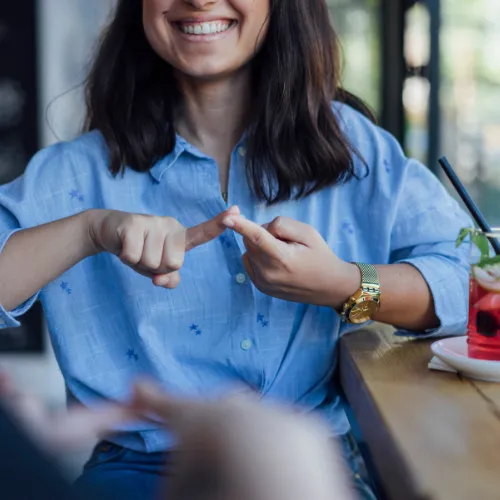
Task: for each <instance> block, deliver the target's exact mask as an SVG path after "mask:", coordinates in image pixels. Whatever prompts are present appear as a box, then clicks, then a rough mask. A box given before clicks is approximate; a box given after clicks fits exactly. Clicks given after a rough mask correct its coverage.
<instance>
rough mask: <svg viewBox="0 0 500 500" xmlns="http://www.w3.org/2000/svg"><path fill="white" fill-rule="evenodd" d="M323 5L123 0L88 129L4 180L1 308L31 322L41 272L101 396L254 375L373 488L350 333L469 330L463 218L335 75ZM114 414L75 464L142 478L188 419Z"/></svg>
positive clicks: (69, 347) (113, 487)
mask: <svg viewBox="0 0 500 500" xmlns="http://www.w3.org/2000/svg"><path fill="white" fill-rule="evenodd" d="M328 13H329V12H328V8H327V4H326V2H325V0H315V1H311V0H271V1H270V0H253V1H251V2H249V1H246V0H143V1H142V2H139V1H138V0H119V1H118V3H117V7H116V11H115V13H114V17H113V19H112V20H111V22H110V24H109V26H108V27H107V29H106V30H105V32H104V34H103V36H102V39H101V43H100V45H99V47H98V50H97V53H96V55H95V60H94V63H93V66H92V70H91V72H90V75H89V77H88V80H87V87H86V97H87V101H86V102H87V120H86V127H85V132H84V133H83V134H82V135H81V137H79V138H78V139H76V140H74V141H71V142H65V143H60V144H57V145H55V146H53V147H50V148H47V149H45V150H43V151H41V152H40V153H38V154H37V155H36V156H35V157H34V158H33V160H32V161H31V162H30V165H29V166H28V169H27V171H26V173H25V175H24V176H23V177H21V178H19V179H17V180H16V181H14V182H13V183H11V184H9V185H7V186H3V187H1V188H0V251H1V253H0V304H2V306H3V307H0V319H1V320H2V321H3V323H4V325H5V326H17V325H18V324H19V322H18V321H17V319H16V317H17V316H20V315H21V314H23V313H24V312H25V311H26V310H28V309H29V308H30V307H31V305H32V304H33V302H34V301H35V299H36V298H37V297H38V295H39V294H40V296H41V297H42V302H43V304H44V308H45V311H46V316H47V319H48V323H49V325H48V326H49V331H50V332H51V336H52V343H53V345H54V349H55V351H56V353H57V358H58V361H59V364H60V367H61V371H62V373H63V375H64V377H65V381H66V385H67V387H68V390H69V392H70V393H71V395H72V397H73V398H74V399H76V400H77V401H79V402H81V403H82V404H84V405H86V406H89V407H92V406H95V405H96V403H97V402H99V401H100V400H102V399H112V400H118V401H124V400H126V399H127V398H128V396H129V395H130V382H131V380H132V379H133V378H134V377H135V376H138V375H140V374H147V375H149V376H150V377H153V378H154V379H156V380H157V382H158V383H159V384H160V385H161V386H162V387H163V388H164V389H166V390H167V391H168V392H169V393H171V394H172V395H174V396H175V395H177V394H182V395H183V396H191V397H192V398H194V399H200V398H204V397H206V398H209V399H212V398H214V397H216V396H218V395H220V394H221V393H227V392H228V391H229V390H230V389H231V388H232V387H233V386H235V385H236V386H241V385H242V384H243V385H244V386H245V388H249V389H252V390H255V391H257V392H258V393H259V394H260V396H261V397H262V398H263V399H264V400H271V401H273V400H277V401H281V402H286V403H288V404H289V405H290V406H294V407H298V408H300V409H301V410H303V411H305V412H314V413H316V414H318V415H320V416H321V417H322V418H323V419H324V420H325V421H326V422H327V424H328V426H329V429H330V430H331V433H332V435H336V436H338V437H339V438H340V439H341V441H342V443H344V445H345V457H346V460H348V461H349V469H350V471H351V473H350V477H351V479H352V486H353V488H354V489H355V490H356V491H357V493H358V494H359V496H360V497H361V498H364V499H373V497H374V496H373V493H372V491H371V489H370V487H369V481H368V479H367V478H365V477H361V476H363V474H361V473H360V471H361V470H362V468H361V467H360V465H359V460H358V457H359V454H358V453H357V452H356V450H355V446H354V445H353V440H352V437H351V435H350V427H349V422H348V420H347V418H346V414H345V412H344V409H343V406H342V403H341V399H340V397H339V391H338V388H337V387H336V385H335V383H334V380H336V379H335V377H334V375H335V370H336V365H337V356H338V352H337V345H338V339H339V337H340V335H342V334H344V333H345V332H347V331H349V330H351V329H354V328H355V324H357V323H360V322H366V321H369V320H371V319H375V320H378V321H381V322H384V323H389V324H391V325H395V326H397V327H398V328H399V329H400V330H401V331H404V332H406V333H409V334H411V335H427V336H429V335H442V334H444V333H446V334H457V333H462V332H463V330H464V328H465V323H466V316H467V314H466V313H467V301H466V298H467V288H468V269H467V255H466V251H465V250H464V249H463V248H459V249H457V248H455V239H456V236H457V234H458V232H459V230H460V229H461V228H462V227H463V226H467V225H468V224H469V223H470V222H469V219H468V218H467V217H466V216H465V215H464V213H463V212H462V211H461V210H460V208H459V207H458V205H457V204H456V202H455V201H454V200H453V199H452V198H451V197H450V196H449V195H448V194H447V193H446V191H445V190H444V188H443V187H442V186H441V184H440V183H439V182H438V181H437V179H436V178H435V177H434V176H433V175H432V174H431V173H430V172H429V171H428V170H427V169H426V168H425V167H424V166H423V165H421V164H420V163H418V162H417V161H415V160H411V159H408V158H406V157H405V155H404V153H403V151H402V150H401V148H400V146H399V145H398V144H397V143H396V141H395V140H394V138H393V137H391V136H390V135H389V134H388V133H387V132H385V131H383V130H381V129H380V128H379V127H377V126H376V125H375V124H374V123H373V121H372V120H371V119H370V116H371V115H370V113H369V111H368V110H367V108H366V107H365V106H364V105H363V104H362V103H361V101H359V100H358V99H356V98H355V97H353V96H351V95H350V94H348V93H347V92H345V91H344V90H342V85H341V81H340V76H339V75H340V70H341V65H340V63H339V57H338V56H339V44H338V40H337V37H336V35H335V33H334V31H333V30H332V28H331V26H330V23H329V16H328ZM360 111H361V112H360ZM221 193H223V194H221ZM241 214H244V215H245V217H242V216H241ZM117 430H118V431H119V432H117V433H116V434H115V435H114V436H113V437H112V439H111V440H112V442H113V446H108V445H101V446H99V447H98V448H97V449H96V451H95V453H94V455H93V457H92V458H91V460H90V461H89V463H88V465H87V467H86V468H85V471H84V474H83V475H82V476H81V478H80V479H79V481H78V482H77V486H78V487H79V488H87V489H88V488H90V489H95V490H98V491H96V492H95V494H93V495H92V498H102V499H108V498H110V499H115V498H116V499H120V500H126V499H129V498H130V499H135V498H144V499H146V500H149V499H151V498H153V497H154V492H155V491H156V488H157V485H158V481H159V477H161V473H162V471H163V470H164V468H163V463H164V461H166V460H167V459H169V460H170V459H172V457H174V456H175V455H173V454H172V453H171V450H172V448H173V446H174V444H175V442H176V441H175V436H173V435H172V434H169V433H166V432H164V431H163V430H162V429H161V428H159V427H158V426H156V425H153V424H151V423H141V422H137V423H134V424H133V425H130V426H127V427H126V428H120V429H117ZM103 446H104V447H103ZM103 449H106V450H107V451H103ZM266 451H267V450H263V453H265V452H266ZM194 470H195V471H197V470H196V469H194ZM201 476H202V473H201V472H199V471H197V472H193V481H194V482H196V481H198V480H200V481H201V479H202V478H201ZM102 490H105V491H102ZM311 500H312V499H311Z"/></svg>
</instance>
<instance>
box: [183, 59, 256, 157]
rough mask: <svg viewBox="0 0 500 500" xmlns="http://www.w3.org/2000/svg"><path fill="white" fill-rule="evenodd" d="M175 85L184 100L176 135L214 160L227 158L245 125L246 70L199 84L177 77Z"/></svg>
mask: <svg viewBox="0 0 500 500" xmlns="http://www.w3.org/2000/svg"><path fill="white" fill-rule="evenodd" d="M178 82H179V85H180V88H181V91H182V94H183V96H184V106H183V107H182V109H181V110H180V112H179V115H178V117H177V123H176V128H177V131H178V132H179V134H180V135H181V136H182V137H184V138H185V139H186V140H188V141H189V142H190V143H192V144H193V145H194V146H196V147H197V148H198V149H200V150H201V151H203V152H204V153H206V154H208V155H210V156H212V157H214V158H216V159H218V160H219V159H220V158H221V157H229V155H230V154H231V151H232V149H233V148H234V146H235V145H236V143H237V142H238V141H239V139H240V138H241V136H242V134H243V132H244V130H245V128H246V125H247V115H248V109H249V107H250V106H249V103H250V73H249V70H248V69H244V70H242V71H240V72H238V73H237V74H235V75H232V76H231V77H229V78H225V79H219V80H212V81H200V80H195V79H192V78H186V77H180V78H178Z"/></svg>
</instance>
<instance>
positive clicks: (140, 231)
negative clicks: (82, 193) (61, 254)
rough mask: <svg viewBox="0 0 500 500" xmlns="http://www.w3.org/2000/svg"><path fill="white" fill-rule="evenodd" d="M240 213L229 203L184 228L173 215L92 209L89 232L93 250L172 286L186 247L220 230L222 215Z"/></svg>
mask: <svg viewBox="0 0 500 500" xmlns="http://www.w3.org/2000/svg"><path fill="white" fill-rule="evenodd" d="M230 215H239V209H238V208H237V207H231V208H229V209H228V210H226V211H225V212H222V213H220V214H219V215H217V216H216V217H214V218H213V219H210V220H208V221H206V222H203V223H202V224H199V225H198V226H194V227H190V228H185V227H184V226H183V225H182V224H180V223H179V222H178V221H177V220H176V219H174V218H172V217H157V216H152V215H139V214H131V213H127V212H120V211H117V210H91V211H89V214H88V220H89V232H90V235H91V239H92V242H93V245H94V247H95V251H96V253H98V252H102V251H106V252H110V253H112V254H114V255H117V256H118V257H120V259H121V261H122V262H123V263H124V264H126V265H128V266H130V267H131V268H132V269H134V270H135V271H137V272H138V273H140V274H142V275H144V276H147V277H149V278H151V279H152V280H153V283H154V284H155V285H156V286H162V287H165V288H175V287H177V286H178V285H179V282H180V276H179V269H180V268H181V267H182V264H183V263H184V255H185V253H186V252H188V251H189V250H191V249H193V248H194V247H197V246H199V245H202V244H203V243H207V242H209V241H211V240H213V239H214V238H217V237H218V236H219V235H220V234H222V233H223V232H224V231H225V229H226V227H225V226H224V224H223V223H222V221H223V219H225V218H226V217H227V216H230Z"/></svg>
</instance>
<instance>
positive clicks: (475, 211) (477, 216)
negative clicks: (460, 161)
mask: <svg viewBox="0 0 500 500" xmlns="http://www.w3.org/2000/svg"><path fill="white" fill-rule="evenodd" d="M438 161H439V164H440V165H441V167H442V168H443V170H444V173H445V174H446V175H447V176H448V179H450V182H451V183H452V184H453V187H454V188H455V189H456V191H457V193H458V194H459V195H460V198H462V201H463V202H464V203H465V206H466V207H467V210H469V212H470V213H471V215H472V217H474V220H475V221H476V222H477V225H478V226H479V227H480V228H481V230H482V231H483V232H484V233H491V227H490V226H489V225H488V223H487V222H486V219H485V218H484V215H483V214H482V213H481V211H480V210H479V208H478V206H477V205H476V204H475V203H474V200H473V199H472V198H471V197H470V194H469V193H468V192H467V190H466V189H465V187H464V185H463V184H462V183H461V182H460V179H459V178H458V176H457V174H456V173H455V171H454V170H453V168H452V166H451V165H450V162H449V161H448V160H447V159H446V156H443V157H442V158H440V159H439V160H438ZM488 239H489V240H490V243H491V246H492V247H493V250H495V253H496V254H497V255H500V243H498V240H497V239H495V238H491V237H490V238H488Z"/></svg>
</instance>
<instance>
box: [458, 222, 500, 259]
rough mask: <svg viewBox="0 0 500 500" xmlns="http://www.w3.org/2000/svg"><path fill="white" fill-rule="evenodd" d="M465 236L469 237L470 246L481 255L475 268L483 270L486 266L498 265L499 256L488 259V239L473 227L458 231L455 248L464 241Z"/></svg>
mask: <svg viewBox="0 0 500 500" xmlns="http://www.w3.org/2000/svg"><path fill="white" fill-rule="evenodd" d="M467 236H470V240H471V242H472V244H473V245H475V246H476V247H477V249H478V250H479V252H480V254H481V256H480V257H479V262H478V263H477V264H476V266H478V267H481V268H483V267H486V266H492V265H495V264H500V255H495V256H494V257H490V243H489V241H488V238H487V237H486V236H485V235H484V233H483V232H482V231H480V230H479V229H476V228H475V227H464V228H463V229H461V230H460V232H459V233H458V238H457V241H456V247H457V248H458V247H459V246H460V245H461V244H462V243H463V242H464V241H465V239H466V238H467Z"/></svg>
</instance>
